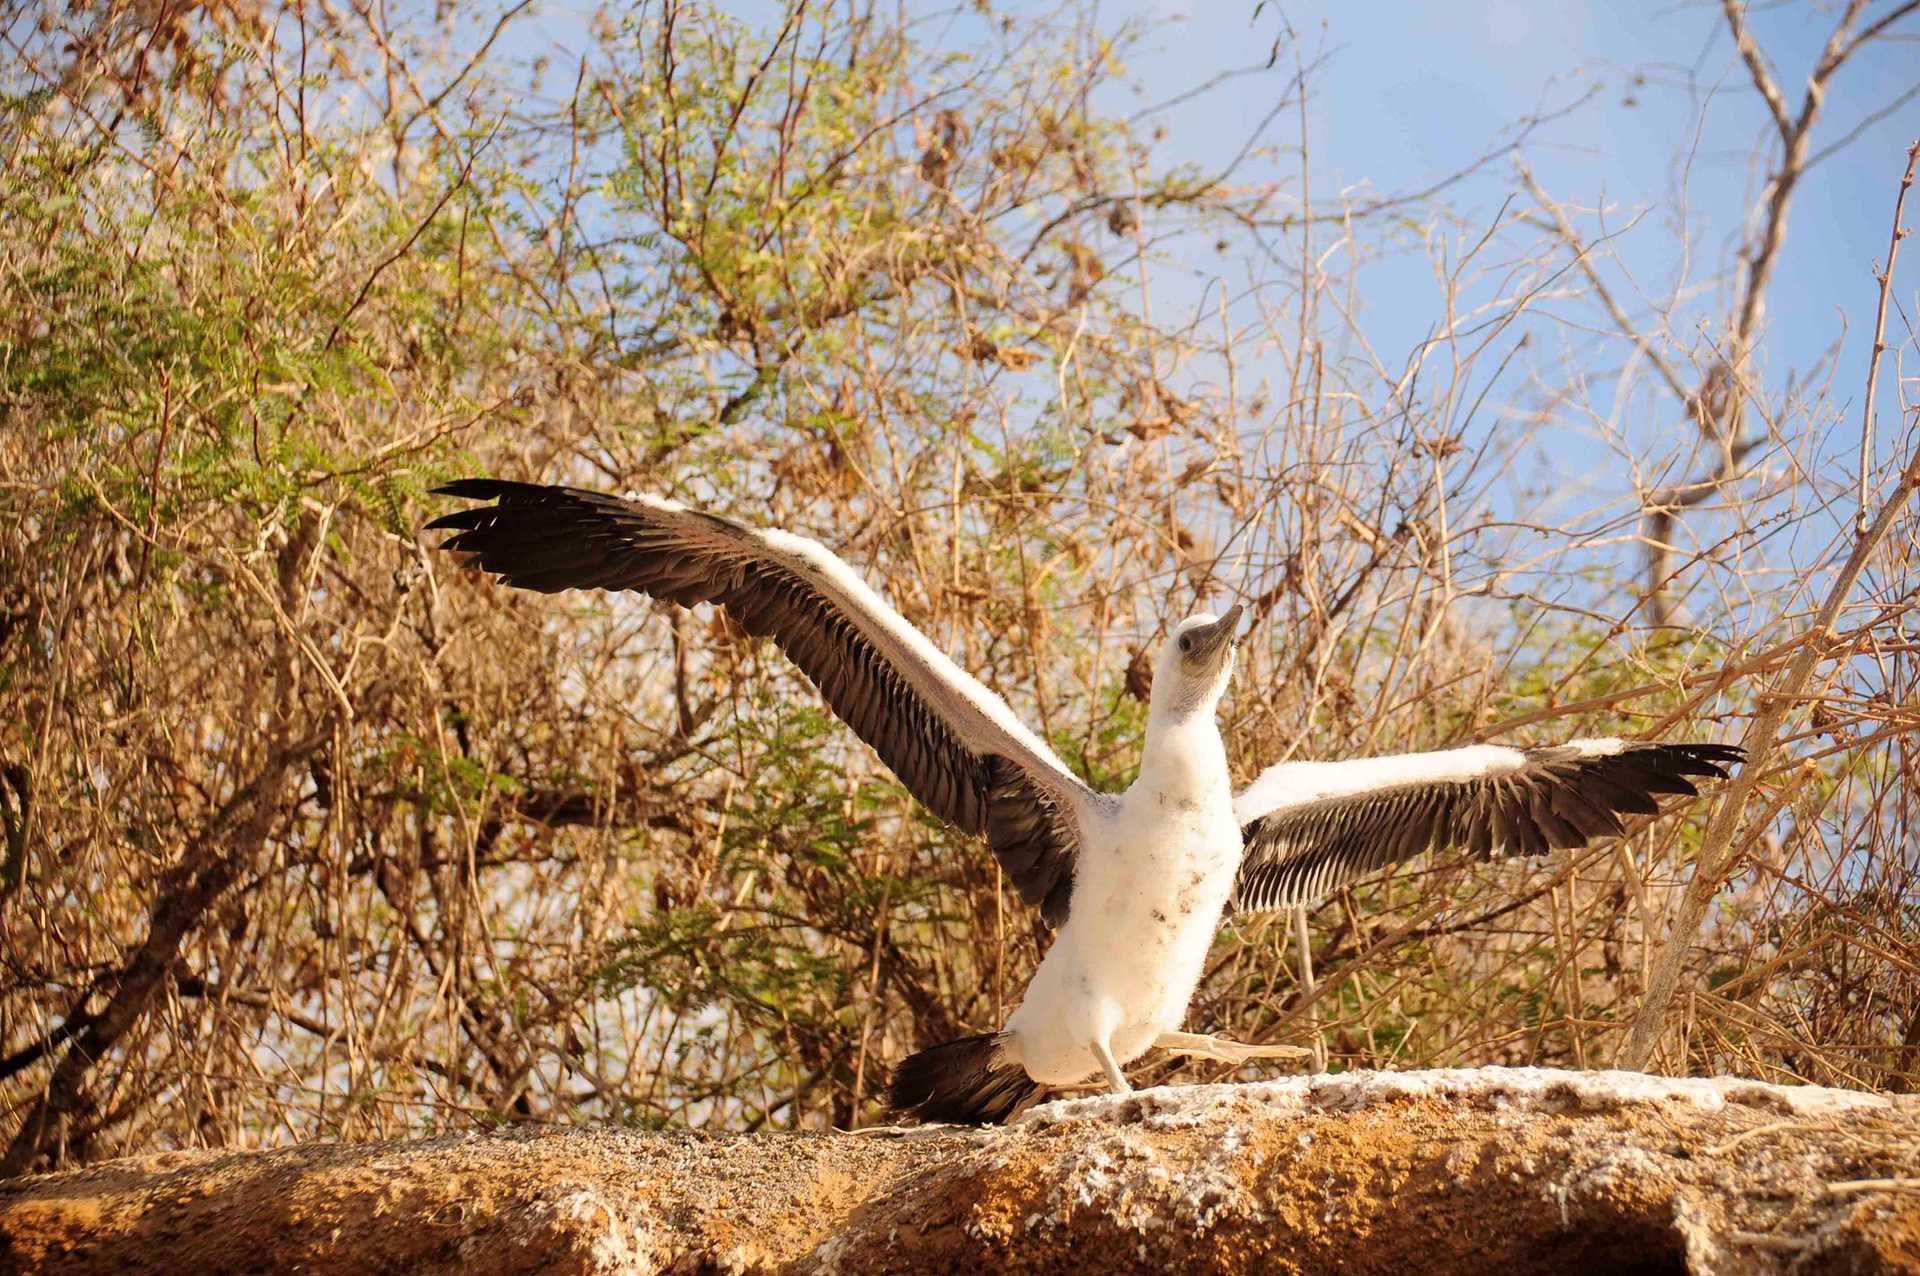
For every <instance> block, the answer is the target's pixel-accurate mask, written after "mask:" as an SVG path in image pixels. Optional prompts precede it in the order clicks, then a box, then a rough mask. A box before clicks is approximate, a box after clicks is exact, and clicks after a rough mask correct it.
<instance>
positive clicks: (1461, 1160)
mask: <svg viewBox="0 0 1920 1276" xmlns="http://www.w3.org/2000/svg"><path fill="white" fill-rule="evenodd" d="M1174 1268H1177V1269H1179V1270H1180V1271H1182V1272H1183V1273H1184V1274H1194V1273H1201V1272H1248V1273H1252V1272H1407V1271H1423V1272H1453V1271H1461V1272H1486V1271H1489V1270H1498V1271H1500V1272H1501V1276H1520V1273H1526V1272H1565V1271H1614V1270H1632V1271H1648V1272H1676V1273H1678V1272H1697V1273H1748V1272H1788V1271H1791V1272H1796V1273H1801V1272H1804V1273H1816V1272H1834V1273H1841V1272H1845V1273H1870V1272H1902V1273H1914V1274H1916V1276H1920V1099H1917V1098H1916V1097H1915V1096H1885V1095H1872V1094H1862V1093H1858V1092H1854V1091H1846V1090H1827V1089H1819V1088H1816V1087H1786V1086H1775V1085H1768V1084H1764V1083H1761V1082H1754V1081H1745V1080H1740V1079H1737V1078H1713V1079H1709V1080H1692V1079H1689V1080H1674V1079H1670V1078H1664V1077H1653V1076H1646V1075H1642V1074H1639V1073H1619V1072H1589V1073H1576V1072H1557V1071H1549V1070H1543V1069H1534V1068H1515V1069H1507V1068H1480V1069H1459V1070H1447V1071H1435V1072H1409V1073H1379V1072H1356V1073H1343V1074H1339V1075H1332V1076H1311V1077H1297V1078H1291V1079H1288V1080H1283V1081H1272V1082H1261V1083H1255V1084H1247V1085H1212V1086H1186V1087H1178V1088H1165V1089H1157V1090H1146V1091H1141V1092H1139V1093H1137V1094H1134V1095H1129V1096H1125V1097H1120V1098H1114V1097H1098V1098H1087V1099H1074V1100H1065V1101H1061V1102H1056V1103H1051V1104H1047V1105H1045V1106H1043V1107H1039V1108H1036V1109H1034V1110H1033V1111H1031V1112H1029V1113H1027V1114H1025V1116H1023V1117H1022V1118H1021V1119H1020V1120H1019V1121H1018V1122H1017V1123H1016V1124H1015V1125H1013V1126H1012V1127H1010V1128H1008V1129H1005V1130H990V1131H957V1130H950V1129H940V1128H934V1129H912V1130H884V1131H865V1132H862V1133H858V1134H835V1135H757V1136H739V1137H714V1136H704V1135H696V1134H688V1133H675V1132H668V1133H636V1132H631V1131H616V1130H577V1129H576V1130H516V1131H513V1132H509V1133H501V1134H491V1135H464V1136H452V1137H446V1138H439V1139H429V1140H423V1141H419V1142H411V1143H379V1144H366V1145H340V1144H315V1145H308V1146H303V1147H294V1148H287V1149H282V1150H275V1151H258V1152H192V1153H170V1154H165V1155H159V1156H152V1157H143V1158H136V1159H129V1160H123V1161H116V1162H110V1163H106V1164H103V1165H98V1166H94V1167H90V1168H88V1169H85V1170H79V1171H74V1172H71V1173H66V1174H58V1175H48V1176H44V1177H39V1178H28V1179H19V1180H14V1181H12V1182H8V1183H0V1271H8V1272H12V1271H20V1272H37V1271H48V1272H53V1271H58V1272H62V1273H65V1272H73V1273H90V1272H96V1271H97V1272H107V1271H112V1272H155V1273H158V1272H179V1271H204V1272H251V1271H264V1270H281V1271H302V1270H304V1271H324V1272H329V1273H343V1274H344V1273H363V1272H364V1273H374V1272H400V1271H406V1272H446V1273H458V1274H459V1276H493V1274H494V1273H517V1272H536V1271H538V1272H577V1273H650V1272H741V1273H747V1272H795V1273H799V1272H847V1273H868V1272H872V1273H879V1272H890V1273H909V1272H929V1273H934V1272H938V1273H946V1272H952V1271H964V1270H992V1271H1030V1272H1068V1271H1129V1270H1143V1271H1160V1270H1167V1269H1174Z"/></svg>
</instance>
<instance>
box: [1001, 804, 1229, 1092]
mask: <svg viewBox="0 0 1920 1276" xmlns="http://www.w3.org/2000/svg"><path fill="white" fill-rule="evenodd" d="M1196 823H1197V822H1189V823H1187V824H1186V825H1184V826H1180V827H1175V828H1166V829H1151V828H1149V829H1142V830H1139V832H1138V834H1137V835H1136V836H1135V837H1132V838H1129V839H1127V840H1126V842H1124V843H1123V844H1122V845H1121V846H1120V848H1119V851H1118V853H1117V854H1116V855H1114V856H1112V857H1107V858H1109V860H1110V862H1107V863H1100V862H1092V863H1085V864H1083V865H1082V866H1081V872H1080V875H1079V876H1078V877H1077V878H1076V880H1075V882H1074V891H1073V911H1072V913H1071V914H1070V915H1069V916H1068V919H1067V924H1066V925H1065V926H1064V927H1062V928H1061V931H1060V934H1059V936H1058V937H1057V938H1056V939H1055V941H1054V945H1053V947H1052V948H1051V949H1049V950H1048V952H1047V956H1046V959H1045V960H1044V961H1042V962H1041V963H1040V969H1039V970H1038V971H1036V972H1035V973H1034V977H1033V981H1032V982H1031V983H1030V984H1029V985H1028V986H1027V993H1026V997H1025V999H1024V1000H1023V1001H1022V1003H1021V1006H1020V1009H1019V1010H1017V1011H1015V1012H1014V1014H1013V1016H1012V1017H1011V1018H1010V1019H1009V1020H1008V1021H1007V1028H1008V1030H1009V1031H1010V1032H1013V1033H1015V1034H1016V1035H1017V1036H1018V1039H1019V1046H1018V1050H1019V1055H1020V1061H1021V1063H1022V1064H1023V1066H1024V1067H1025V1068H1026V1070H1027V1072H1028V1074H1029V1075H1030V1076H1032V1077H1033V1078H1034V1079H1035V1080H1036V1081H1040V1082H1042V1083H1045V1084H1051V1085H1067V1084H1071V1083H1073V1082H1076V1081H1080V1080H1084V1079H1085V1078H1086V1077H1087V1076H1089V1075H1091V1074H1093V1073H1095V1072H1097V1071H1098V1070H1099V1061H1098V1059H1097V1058H1096V1057H1095V1055H1094V1054H1093V1051H1092V1048H1091V1047H1092V1042H1094V1041H1095V1040H1105V1041H1108V1042H1110V1043H1111V1045H1112V1048H1113V1053H1114V1057H1115V1058H1116V1059H1117V1060H1118V1061H1119V1062H1121V1063H1126V1062H1128V1061H1129V1060H1132V1059H1135V1058H1138V1057H1139V1056H1140V1055H1141V1054H1144V1053H1145V1052H1146V1051H1147V1049H1148V1048H1149V1047H1151V1046H1152V1045H1153V1042H1154V1039H1155V1038H1156V1037H1158V1036H1159V1034H1160V1033H1161V1032H1164V1031H1168V1030H1171V1029H1175V1028H1178V1027H1179V1026H1180V1024H1181V1021H1182V1020H1183V1019H1184V1018H1185V1016H1186V1010H1187V1003H1188V1002H1189V1001H1190V1000H1191V999H1192V997H1193V990H1194V987H1195V986H1196V985H1197V984H1198V982H1199V979H1200V973H1201V969H1202V967H1203V965H1204V963H1205V961H1206V956H1207V950H1208V949H1209V948H1210V947H1211V946H1212V943H1213V935H1214V931H1215V929H1216V928H1217V927H1218V926H1219V922H1220V913H1221V910H1222V909H1223V908H1224V907H1225V905H1226V900H1227V894H1228V892H1229V891H1230V890H1231V889H1232V885H1233V876H1234V873H1235V871H1236V869H1237V867H1238V864H1239V851H1240V845H1239V841H1240V839H1239V831H1238V829H1237V828H1234V827H1233V826H1232V821H1231V817H1230V816H1229V817H1228V818H1227V819H1226V820H1225V821H1224V823H1225V825H1226V827H1225V829H1224V830H1222V829H1220V828H1217V827H1209V826H1208V825H1198V826H1196ZM1209 823H1210V824H1219V823H1221V821H1211V822H1209Z"/></svg>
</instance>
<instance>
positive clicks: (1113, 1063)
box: [1093, 1040, 1133, 1094]
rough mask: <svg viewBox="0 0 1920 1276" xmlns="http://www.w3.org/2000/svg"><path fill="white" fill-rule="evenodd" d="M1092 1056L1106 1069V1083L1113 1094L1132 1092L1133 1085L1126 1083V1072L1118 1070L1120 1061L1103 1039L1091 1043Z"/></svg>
mask: <svg viewBox="0 0 1920 1276" xmlns="http://www.w3.org/2000/svg"><path fill="white" fill-rule="evenodd" d="M1093 1057H1094V1058H1096V1059H1098V1060H1099V1061H1100V1066H1101V1067H1102V1068H1105V1069H1106V1071H1107V1084H1108V1085H1109V1086H1112V1087H1113V1092H1114V1093H1115V1094H1132V1093H1133V1087H1132V1086H1130V1085H1128V1084H1127V1074H1126V1073H1124V1072H1122V1071H1120V1061H1119V1060H1117V1059H1115V1058H1114V1057H1113V1047H1112V1046H1111V1045H1109V1044H1107V1042H1105V1041H1103V1040H1096V1041H1095V1042H1094V1043H1093Z"/></svg>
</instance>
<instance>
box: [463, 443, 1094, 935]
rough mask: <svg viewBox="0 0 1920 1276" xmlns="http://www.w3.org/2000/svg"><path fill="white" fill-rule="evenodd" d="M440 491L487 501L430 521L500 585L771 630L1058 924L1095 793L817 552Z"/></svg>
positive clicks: (474, 485) (485, 489) (655, 516)
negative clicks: (714, 609)
mask: <svg viewBox="0 0 1920 1276" xmlns="http://www.w3.org/2000/svg"><path fill="white" fill-rule="evenodd" d="M438 490H439V491H441V492H443V493H445V494H447V495H450V496H461V497H468V498H471V499H474V500H479V501H490V502H492V504H488V505H481V506H476V507H473V508H469V509H463V510H460V511H457V512H456V513H452V514H448V515H447V516H445V517H444V518H440V519H436V520H435V521H434V522H432V523H430V524H428V527H429V529H446V530H449V531H452V532H453V533H455V534H454V535H453V536H451V537H449V538H448V539H447V541H446V542H445V544H444V545H443V546H442V548H445V549H450V550H454V551H457V552H459V553H463V554H468V555H471V556H472V561H473V563H474V564H475V565H476V566H478V567H479V568H480V569H481V570H483V571H487V572H491V573H493V574H494V575H496V576H498V577H500V579H501V580H503V581H505V582H506V583H507V584H509V585H513V586H516V587H518V588H521V589H532V590H538V591H540V592H542V593H552V592H555V591H557V590H562V589H618V590H637V591H639V592H641V593H645V594H650V595H652V596H654V597H656V598H663V599H666V600H668V601H671V602H675V603H679V604H681V605H682V606H692V605H693V604H695V603H703V602H704V603H714V604H716V605H718V606H721V607H724V608H726V610H727V613H728V615H730V616H731V617H732V618H733V620H734V622H735V623H736V624H738V625H739V626H740V627H741V628H742V629H744V630H746V631H747V632H748V633H749V634H752V635H754V636H756V637H767V638H771V639H773V641H774V642H775V643H776V644H778V645H779V647H780V649H781V650H782V651H783V652H785V653H786V655H787V657H788V658H789V659H791V660H792V661H793V663H794V664H795V665H797V666H798V667H799V668H800V670H801V672H803V673H804V674H806V676H807V678H808V679H809V680H810V681H812V683H813V684H814V686H815V687H817V688H818V689H819V691H820V694H821V696H822V697H823V698H824V699H825V700H826V702H827V704H828V705H829V706H830V707H831V708H832V709H833V711H834V713H836V714H837V715H839V717H840V718H841V720H842V721H844V722H845V723H846V724H847V725H848V726H850V727H852V728H853V730H854V733H855V734H856V735H858V736H859V737H860V738H861V739H862V740H865V741H866V742H867V743H868V744H869V745H871V746H873V749H874V751H875V752H876V753H878V754H879V755H880V757H881V759H882V760H883V761H884V762H885V763H886V764H887V766H888V767H890V768H892V770H893V773H894V774H895V775H896V776H898V777H899V778H900V782H901V783H902V784H903V785H905V786H906V788H907V790H908V791H909V792H911V793H912V794H913V795H914V796H915V797H916V798H918V799H920V801H921V802H923V803H925V804H926V805H927V807H928V808H929V809H930V810H932V811H933V812H934V813H935V814H936V815H938V816H940V817H941V818H942V819H944V820H946V821H948V822H949V823H951V824H953V825H954V826H955V827H956V828H958V829H960V830H961V831H962V832H964V833H969V834H985V835H986V837H987V841H988V844H989V845H990V846H992V848H993V851H994V854H995V855H996V856H998V857H999V859H1000V862H1001V864H1002V865H1003V866H1004V868H1005V870H1006V873H1007V876H1008V878H1009V879H1010V880H1011V881H1012V882H1013V885H1014V887H1015V889H1017V890H1018V891H1019V892H1020V897H1021V898H1022V899H1024V900H1026V901H1027V902H1028V903H1030V904H1037V905H1039V906H1040V907H1041V909H1042V911H1043V913H1044V915H1045V916H1046V918H1047V920H1048V921H1049V922H1051V923H1053V924H1055V925H1058V924H1059V923H1060V922H1061V921H1063V920H1065V918H1066V915H1067V907H1068V898H1069V896H1070V894H1071V891H1072V883H1073V860H1074V854H1075V851H1076V848H1077V846H1078V844H1079V835H1078V820H1079V818H1080V815H1081V812H1083V811H1084V810H1086V809H1087V808H1089V807H1090V806H1092V805H1094V804H1096V803H1098V802H1099V801H1100V800H1101V799H1099V797H1098V796H1097V795H1095V794H1093V793H1092V792H1091V791H1090V790H1088V789H1087V788H1086V787H1085V786H1084V785H1083V784H1081V783H1080V781H1079V780H1078V779H1077V778H1076V777H1074V776H1073V775H1072V773H1071V772H1069V771H1067V770H1066V768H1065V767H1064V766H1062V765H1061V764H1060V763H1059V762H1058V760H1057V759H1055V758H1053V756H1052V755H1051V754H1050V753H1048V752H1047V751H1046V749H1045V747H1044V746H1043V745H1040V744H1039V742H1038V741H1037V740H1034V739H1033V738H1032V737H1031V736H1029V735H1026V734H1025V732H1024V729H1023V728H1020V727H1018V726H1017V725H1010V723H1011V711H1010V710H1008V709H1007V708H1006V706H1005V704H1004V702H1001V701H1000V700H999V699H998V698H997V697H994V696H993V694H992V693H991V692H990V691H987V690H986V689H985V688H984V687H981V686H980V685H979V684H978V683H976V682H974V681H973V680H972V679H971V678H969V677H967V676H966V675H965V674H963V673H961V672H960V671H959V670H957V669H954V668H952V667H951V666H950V664H949V665H947V666H946V667H945V668H937V667H935V666H936V665H940V664H944V663H945V657H943V656H940V655H938V653H932V652H931V649H930V648H926V649H923V650H915V648H914V645H913V643H912V642H910V641H907V640H905V639H903V637H902V632H901V631H903V630H904V631H906V632H907V633H909V634H910V633H912V631H911V630H910V629H909V627H908V626H907V622H906V621H905V620H903V619H901V618H900V617H899V616H898V615H897V614H895V613H894V612H893V611H892V610H891V609H890V608H888V607H886V605H885V604H884V603H883V602H881V601H880V600H879V599H878V597H877V596H875V595H873V594H871V593H870V592H868V591H865V590H864V587H859V586H856V585H854V584H850V583H849V580H848V577H850V573H848V572H847V569H846V568H845V565H844V564H842V563H840V562H839V560H838V559H835V558H833V557H832V555H830V554H828V553H827V551H825V550H823V549H820V548H819V547H818V546H814V545H812V544H811V542H799V541H797V538H785V539H783V540H780V541H777V542H776V541H775V540H774V539H773V538H771V537H769V536H767V535H766V534H763V533H760V532H757V531H755V530H754V529H752V528H748V527H744V526H742V525H740V524H738V523H734V522H732V521H730V520H727V519H723V518H719V517H717V516H715V515H712V514H706V513H702V512H700V511H698V510H692V509H687V508H686V507H684V506H680V505H677V504H675V503H673V502H667V501H652V502H649V501H644V500H643V501H628V500H622V499H620V498H617V497H613V496H609V495H606V494H604V493H600V492H589V491H582V490H580V489H577V488H566V487H548V486H540V485H535V484H527V483H508V482H502V481H499V480H494V479H465V480H462V481H460V482H457V483H449V484H448V485H447V486H445V487H442V488H440V489H438ZM843 573H844V575H842V574H843ZM883 613H884V614H883ZM913 636H914V637H918V635H913ZM922 641H923V642H924V640H922ZM962 683H964V684H965V689H964V690H956V688H959V687H960V686H961V684H962ZM988 701H991V703H990V704H989V703H988Z"/></svg>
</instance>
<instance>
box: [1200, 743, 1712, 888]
mask: <svg viewBox="0 0 1920 1276" xmlns="http://www.w3.org/2000/svg"><path fill="white" fill-rule="evenodd" d="M1744 756H1745V753H1744V752H1743V751H1742V750H1741V749H1740V748H1738V747H1737V746H1734V745H1725V744H1629V745H1626V746H1625V747H1624V748H1622V749H1621V750H1620V752H1618V753H1609V754H1594V753H1587V752H1584V751H1582V750H1580V749H1577V748H1571V747H1568V746H1565V745H1561V746H1554V747H1547V748H1538V749H1526V750H1523V751H1522V753H1521V757H1522V762H1521V765H1520V766H1519V768H1518V769H1516V770H1511V771H1505V772H1502V773H1499V774H1494V775H1486V776H1477V777H1474V778H1472V779H1452V780H1434V781H1416V782H1408V783H1399V784H1393V785H1390V786H1386V787H1382V788H1378V789H1374V790H1371V791H1368V792H1363V793H1354V794H1346V795H1342V796H1339V797H1326V798H1318V799H1315V800H1312V801H1307V802H1301V803H1299V804H1298V805H1294V806H1286V807H1282V808H1280V809H1279V810H1275V811H1269V812H1267V813H1266V814H1264V815H1260V816H1257V817H1255V818H1254V819H1252V820H1249V821H1248V822H1247V823H1246V824H1245V825H1244V826H1243V827H1242V828H1241V830H1240V835H1241V839H1242V843H1243V846H1244V850H1243V852H1242V858H1241V862H1240V875H1239V878H1238V879H1237V880H1236V881H1235V883H1234V890H1233V899H1232V902H1231V908H1232V910H1233V911H1235V912H1259V911H1262V910H1265V909H1274V908H1291V907H1295V906H1298V905H1302V904H1311V903H1313V902H1315V901H1316V900H1319V899H1321V898H1322V897H1324V896H1326V895H1327V894H1329V893H1331V892H1332V891H1333V890H1335V889H1337V888H1338V887H1340V886H1342V885H1344V884H1345V883H1347V882H1351V881H1354V880H1356V879H1358V878H1361V877H1365V876H1366V875H1367V874H1369V873H1373V872H1376V871H1378V870H1380V869H1383V868H1385V867H1387V866H1388V865H1390V864H1399V863H1403V862H1404V861H1406V860H1409V859H1412V858H1413V857H1414V856H1416V855H1419V854H1421V853H1422V852H1424V851H1429V850H1444V849H1446V848H1448V847H1453V846H1459V847H1464V848H1466V850H1467V851H1468V853H1469V854H1471V855H1473V856H1474V858H1476V859H1488V858H1491V857H1493V856H1496V855H1514V854H1519V855H1544V854H1546V853H1547V851H1549V850H1556V849H1561V848H1565V847H1572V846H1584V845H1586V844H1587V843H1588V842H1589V841H1591V840H1592V839H1593V838H1596V837H1607V836H1611V835H1615V834H1618V833H1620V832H1621V831H1622V827H1623V826H1622V824H1621V821H1620V817H1621V815H1622V814H1623V813H1627V814H1636V815H1652V814H1655V813H1657V812H1658V811H1659V809H1660V807H1659V804H1658V802H1656V801H1655V795H1656V794H1671V793H1680V794H1692V793H1695V792H1697V791H1698V790H1696V789H1695V788H1694V786H1693V782H1692V779H1691V778H1689V777H1693V776H1719V777H1724V776H1725V775H1726V774H1727V768H1728V767H1729V766H1732V765H1733V764H1734V763H1736V762H1739V761H1740V760H1741V759H1742V758H1743V757H1744Z"/></svg>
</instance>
